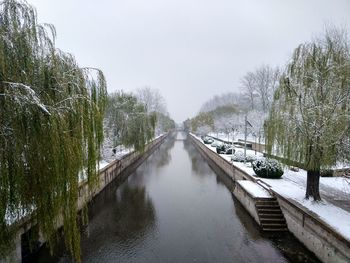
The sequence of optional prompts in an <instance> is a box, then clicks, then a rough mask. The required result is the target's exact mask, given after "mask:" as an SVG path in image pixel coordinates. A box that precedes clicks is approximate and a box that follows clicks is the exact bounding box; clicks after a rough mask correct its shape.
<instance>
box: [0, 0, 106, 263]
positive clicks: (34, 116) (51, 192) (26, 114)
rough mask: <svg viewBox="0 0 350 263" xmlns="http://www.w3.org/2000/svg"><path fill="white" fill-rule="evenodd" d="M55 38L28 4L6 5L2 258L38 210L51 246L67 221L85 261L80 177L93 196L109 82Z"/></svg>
mask: <svg viewBox="0 0 350 263" xmlns="http://www.w3.org/2000/svg"><path fill="white" fill-rule="evenodd" d="M55 36H56V32H55V29H54V27H53V26H52V25H46V24H45V25H40V24H38V23H37V18H36V11H35V9H33V8H32V7H31V6H30V5H28V4H27V3H26V2H25V1H15V0H5V1H2V2H0V256H1V255H2V256H3V255H5V254H6V253H7V252H8V251H9V250H10V249H11V247H10V245H9V244H11V242H10V241H11V240H12V238H13V233H14V232H16V223H15V222H16V221H17V220H19V219H20V218H21V217H22V216H23V215H26V214H27V213H29V212H32V213H33V214H32V217H34V218H33V219H35V220H34V221H36V222H37V223H38V226H39V230H40V232H41V233H42V234H43V236H44V237H45V238H46V239H47V240H48V241H49V244H50V245H52V244H54V241H55V239H56V238H55V233H56V226H57V225H58V220H60V219H62V220H63V229H64V234H65V240H66V246H67V248H68V249H69V250H70V251H71V253H72V254H73V256H74V258H75V260H76V261H80V238H79V230H78V225H77V200H78V184H79V181H78V174H79V173H81V172H82V171H84V172H85V173H86V175H87V180H88V183H89V187H90V189H91V190H92V189H93V187H94V183H95V182H96V180H97V173H96V161H97V160H98V159H99V152H100V145H101V144H102V140H103V126H102V125H103V116H104V111H105V105H106V94H107V92H106V81H105V79H104V76H103V74H102V72H101V71H99V70H93V69H89V70H88V69H86V68H84V69H82V68H80V67H79V66H78V64H77V62H76V61H75V59H74V57H73V56H72V55H70V54H67V53H64V52H62V51H60V50H58V49H56V48H55V47H54V39H55ZM92 71H93V72H92ZM95 72H96V73H95Z"/></svg>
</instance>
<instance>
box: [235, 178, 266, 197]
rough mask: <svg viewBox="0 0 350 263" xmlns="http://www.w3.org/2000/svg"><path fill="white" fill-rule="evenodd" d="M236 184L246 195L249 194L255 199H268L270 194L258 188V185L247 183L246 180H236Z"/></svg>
mask: <svg viewBox="0 0 350 263" xmlns="http://www.w3.org/2000/svg"><path fill="white" fill-rule="evenodd" d="M237 183H238V184H240V185H241V186H242V187H243V188H244V189H245V190H247V192H248V193H250V194H251V195H252V196H253V197H257V198H269V197H271V194H270V193H269V192H268V191H266V190H265V189H264V188H262V187H261V186H259V185H258V184H256V183H254V182H252V181H248V180H238V181H237Z"/></svg>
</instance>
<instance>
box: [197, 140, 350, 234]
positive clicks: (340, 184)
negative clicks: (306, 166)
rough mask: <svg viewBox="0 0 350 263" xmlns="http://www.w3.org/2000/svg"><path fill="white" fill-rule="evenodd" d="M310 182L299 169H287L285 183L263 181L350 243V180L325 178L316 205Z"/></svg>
mask: <svg viewBox="0 0 350 263" xmlns="http://www.w3.org/2000/svg"><path fill="white" fill-rule="evenodd" d="M196 139H198V140H199V141H200V142H202V143H203V141H202V140H201V139H200V138H199V137H197V136H196ZM206 146H207V147H208V148H209V149H211V150H212V151H214V152H216V151H215V148H214V147H211V146H210V145H207V144H206ZM239 150H244V149H239ZM248 153H249V154H253V153H254V151H248V150H247V154H248ZM261 155H262V154H261V153H260V156H261ZM220 156H221V157H222V158H224V159H225V160H227V161H229V162H230V161H231V155H225V154H220ZM232 163H233V165H234V166H236V167H238V168H240V169H241V170H243V171H244V172H246V173H247V174H249V175H252V176H256V175H255V173H254V171H253V168H251V164H250V163H246V164H245V163H241V162H232ZM306 178H307V172H306V171H305V170H302V169H299V171H298V172H294V171H291V170H289V168H288V167H285V168H284V174H283V176H282V178H281V179H265V178H259V179H260V180H261V181H263V182H265V183H266V184H267V185H269V186H270V188H271V189H272V190H274V191H275V192H277V193H278V194H280V195H281V196H283V197H285V198H288V199H291V200H293V201H295V202H297V203H298V204H299V205H300V206H303V207H305V208H307V209H308V210H310V211H312V212H313V213H315V214H316V215H317V216H319V218H320V219H321V220H323V221H324V222H326V223H327V224H328V225H329V226H331V227H332V228H333V229H335V230H336V231H338V232H339V233H341V234H342V235H343V236H344V237H345V238H346V239H348V240H350V206H349V205H348V204H349V203H350V180H349V179H347V178H344V177H321V178H320V192H321V197H322V198H323V201H321V202H314V201H312V199H310V200H306V199H305V191H306V190H305V189H306ZM243 184H245V183H243ZM248 189H249V192H250V193H253V192H254V193H255V191H256V192H257V193H256V195H259V191H258V190H257V189H254V188H253V187H250V186H248ZM339 201H341V202H339Z"/></svg>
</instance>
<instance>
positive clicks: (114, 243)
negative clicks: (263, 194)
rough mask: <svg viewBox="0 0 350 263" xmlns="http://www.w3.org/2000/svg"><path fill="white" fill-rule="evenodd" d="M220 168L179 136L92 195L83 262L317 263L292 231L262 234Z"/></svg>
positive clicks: (65, 258) (62, 258)
mask: <svg viewBox="0 0 350 263" xmlns="http://www.w3.org/2000/svg"><path fill="white" fill-rule="evenodd" d="M214 168H215V167H214ZM215 171H216V172H214V171H213V169H212V168H211V167H210V166H209V165H208V163H207V162H206V161H205V160H204V159H203V158H202V156H201V155H200V154H199V152H198V151H197V150H196V149H195V148H194V147H193V145H191V144H190V142H189V141H187V140H186V135H185V134H181V133H178V134H175V135H173V136H172V137H171V138H169V139H168V140H167V141H166V142H165V143H164V144H163V145H162V146H161V147H160V148H159V149H158V150H156V152H155V153H153V154H152V155H151V156H150V157H149V158H148V159H147V160H146V161H145V162H144V163H142V164H141V165H140V166H139V167H138V168H137V169H136V171H134V172H133V173H132V174H131V175H130V176H129V177H127V179H125V181H123V182H115V183H114V184H112V185H111V186H110V187H108V188H106V190H104V191H103V192H102V193H101V194H100V195H99V196H98V197H97V198H95V199H94V201H93V204H92V205H91V207H90V221H89V224H88V226H87V227H86V228H85V229H84V231H83V233H82V242H81V243H82V254H83V255H82V258H83V262H174V263H175V262H176V263H178V262H259V263H260V262H317V260H316V259H315V257H314V256H313V255H312V254H311V253H309V252H308V251H307V250H306V249H305V248H304V247H303V246H302V245H301V244H300V243H299V242H298V241H296V240H295V238H294V237H293V236H292V235H290V234H286V233H283V234H277V235H272V236H266V234H263V233H261V232H260V230H259V227H258V226H257V224H256V223H255V221H254V220H253V219H252V218H251V217H250V216H249V214H248V213H247V212H246V211H245V210H244V209H243V207H242V206H241V205H240V203H239V202H238V201H237V200H236V199H235V198H234V197H233V196H232V194H231V192H230V189H232V182H231V181H230V180H229V179H228V178H227V177H226V176H225V175H224V174H222V172H221V171H220V170H217V169H215ZM47 260H48V256H47V253H44V252H43V253H42V254H41V256H40V259H39V262H45V261H47ZM54 260H56V262H57V261H59V262H70V259H69V257H68V256H67V255H66V254H63V255H61V256H60V257H59V258H58V259H53V258H50V260H49V261H54Z"/></svg>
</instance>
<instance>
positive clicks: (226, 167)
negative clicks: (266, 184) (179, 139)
mask: <svg viewBox="0 0 350 263" xmlns="http://www.w3.org/2000/svg"><path fill="white" fill-rule="evenodd" d="M189 138H190V139H191V141H192V142H193V144H194V145H195V146H196V148H197V149H198V150H199V151H200V152H201V153H202V154H203V155H204V156H206V157H207V158H209V159H211V160H212V161H213V162H214V163H215V164H216V165H217V166H218V167H220V168H221V169H222V170H223V171H224V172H225V173H226V174H227V175H228V176H230V177H231V179H233V180H234V181H237V180H250V177H251V176H250V175H247V174H246V173H245V172H244V171H242V170H241V169H239V168H237V167H234V166H233V165H232V164H231V163H230V162H228V161H227V160H225V159H224V158H222V157H221V156H220V155H219V154H217V153H216V152H213V151H212V150H210V149H208V147H207V146H205V145H204V144H203V143H201V142H199V141H198V140H197V139H196V138H193V137H192V136H189Z"/></svg>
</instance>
